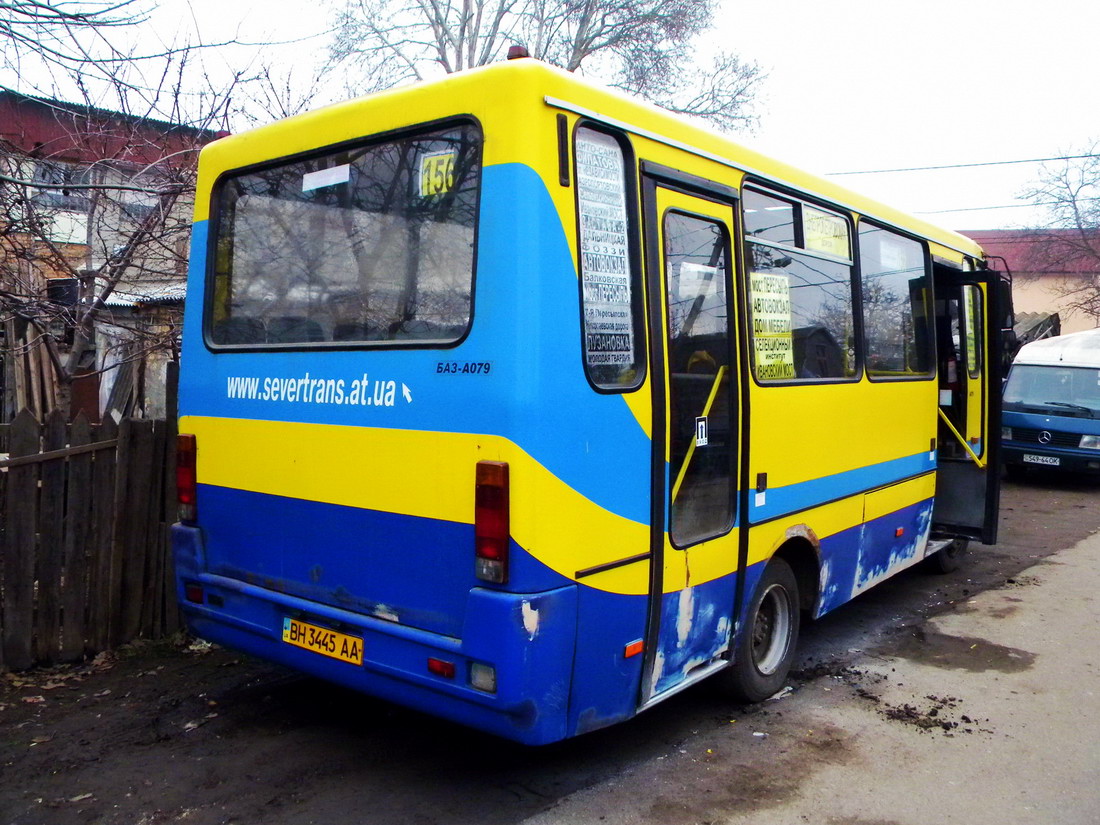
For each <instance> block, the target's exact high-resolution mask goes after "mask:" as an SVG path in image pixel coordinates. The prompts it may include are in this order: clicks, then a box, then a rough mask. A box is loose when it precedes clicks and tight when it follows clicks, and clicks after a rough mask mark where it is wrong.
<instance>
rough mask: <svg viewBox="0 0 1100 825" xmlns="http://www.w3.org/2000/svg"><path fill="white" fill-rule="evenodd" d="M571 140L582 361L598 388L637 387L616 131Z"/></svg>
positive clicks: (639, 340)
mask: <svg viewBox="0 0 1100 825" xmlns="http://www.w3.org/2000/svg"><path fill="white" fill-rule="evenodd" d="M575 140H576V144H575V151H574V157H575V162H576V180H577V247H578V250H577V251H578V253H579V256H580V261H579V269H580V288H581V322H582V327H583V328H582V334H583V343H582V346H583V350H584V367H585V371H586V372H587V374H588V379H589V381H591V382H592V384H593V386H595V387H597V388H598V389H601V390H612V391H614V390H629V389H635V388H637V387H639V386H640V385H641V383H642V379H643V378H644V375H645V361H644V359H643V357H642V344H643V343H644V340H643V336H642V333H641V327H640V326H639V324H638V318H639V316H640V312H641V303H640V298H641V295H640V292H641V288H640V284H639V278H640V275H639V271H638V266H637V262H636V253H635V250H634V241H633V239H632V235H633V232H632V227H631V212H630V210H629V209H628V208H627V204H628V203H631V202H632V201H633V196H632V192H631V191H630V190H632V188H633V187H632V186H631V185H630V182H629V180H628V176H627V163H626V154H625V151H624V149H623V145H622V144H621V143H620V142H619V140H618V139H617V138H616V137H614V136H612V135H610V134H607V133H605V132H600V131H597V130H595V129H592V128H589V127H587V126H581V127H580V128H578V129H577V133H576V138H575Z"/></svg>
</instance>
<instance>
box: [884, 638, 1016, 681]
mask: <svg viewBox="0 0 1100 825" xmlns="http://www.w3.org/2000/svg"><path fill="white" fill-rule="evenodd" d="M881 652H882V653H884V654H886V655H890V656H900V657H901V658H903V659H908V660H909V661H911V662H917V663H918V664H925V665H932V666H933V667H942V668H946V669H948V670H968V671H971V672H974V673H980V672H982V671H986V670H996V671H999V672H1001V673H1019V672H1021V671H1024V670H1028V669H1029V668H1031V666H1032V665H1034V664H1035V659H1036V655H1035V654H1034V653H1029V652H1028V651H1026V650H1019V649H1017V648H1014V647H1005V646H1004V645H999V644H994V643H993V642H990V641H988V640H986V639H980V638H978V637H976V636H948V635H947V634H944V633H939V632H937V631H935V630H928V629H926V628H923V627H910V628H908V629H907V630H906V633H905V635H903V636H902V637H901V639H900V640H898V642H896V643H895V644H892V645H890V648H889V650H882V651H881Z"/></svg>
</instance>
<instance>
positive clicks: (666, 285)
mask: <svg viewBox="0 0 1100 825" xmlns="http://www.w3.org/2000/svg"><path fill="white" fill-rule="evenodd" d="M653 170H654V167H652V166H648V165H647V164H643V171H650V172H652V171H653ZM684 180H685V176H683V175H678V176H677V177H676V179H675V183H673V182H672V181H668V180H663V179H661V178H659V177H656V176H654V175H652V174H651V175H647V176H644V177H643V192H644V197H645V202H644V208H645V239H646V268H647V279H646V282H647V306H648V325H649V340H650V353H649V357H650V385H651V387H652V393H653V416H654V418H653V429H652V432H653V455H652V468H653V470H652V496H653V499H652V508H651V510H652V534H651V549H652V554H653V555H652V558H653V562H652V564H651V567H650V569H651V576H650V596H649V618H648V624H647V632H646V644H645V651H646V660H645V668H644V671H643V674H644V676H643V684H642V691H641V694H642V695H641V701H642V704H643V705H645V704H647V703H651V702H654V701H657V700H659V699H661V698H664V696H667V695H670V694H671V693H672V692H675V691H676V690H677V689H679V688H681V687H685V686H686V685H688V684H691V683H693V682H695V681H697V680H698V679H699V678H702V677H703V676H705V675H707V674H709V673H710V672H712V671H713V670H716V669H719V668H721V667H723V666H724V665H725V660H724V658H723V656H724V654H726V653H727V651H728V649H729V645H730V638H731V630H732V618H731V616H732V612H733V606H734V592H735V585H736V576H737V575H738V530H739V528H738V526H737V525H738V518H737V516H738V513H737V488H738V485H737V479H738V467H739V452H740V451H739V446H740V418H741V416H740V412H739V410H740V386H739V385H740V382H739V372H738V369H737V363H738V361H737V346H738V345H737V323H736V318H737V313H736V298H735V294H734V290H733V284H734V283H736V279H734V278H733V274H734V273H733V272H732V267H733V257H732V245H731V238H732V237H733V227H734V223H733V222H734V210H733V204H734V200H733V193H732V190H730V192H729V200H725V199H724V198H722V197H721V195H717V194H714V195H711V194H709V193H706V192H703V191H700V192H698V193H696V192H694V190H693V188H692V187H691V186H690V185H683V186H682V185H680V184H682V183H683V182H684ZM688 180H689V181H690V180H693V179H688Z"/></svg>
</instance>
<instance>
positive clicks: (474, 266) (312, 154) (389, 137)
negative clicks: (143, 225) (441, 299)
mask: <svg viewBox="0 0 1100 825" xmlns="http://www.w3.org/2000/svg"><path fill="white" fill-rule="evenodd" d="M462 126H470V127H473V129H474V130H476V132H477V135H478V138H479V141H480V143H479V147H478V174H477V190H476V195H475V198H474V205H473V213H474V215H475V220H474V226H473V230H474V231H473V240H472V255H471V260H470V317H469V320H468V322H467V324H466V329H465V331H464V332H463V333H462V335H460V336H459V337H458V338H456V339H454V340H453V341H430V340H429V341H418V340H415V339H401V340H388V341H294V342H289V343H270V342H265V341H261V342H255V343H251V342H250V343H244V344H219V343H216V342H215V341H213V339H212V337H211V332H212V330H213V308H214V295H215V292H216V287H215V281H216V278H217V271H216V265H217V252H218V242H219V240H220V233H219V230H220V226H221V216H222V207H223V195H222V193H223V192H224V190H225V186H226V183H227V181H228V180H229V179H232V178H236V177H243V176H245V175H252V174H256V173H258V172H264V171H266V170H268V169H277V168H279V167H281V166H288V165H290V164H294V163H302V162H306V161H310V160H314V159H317V158H322V157H326V156H330V155H334V154H339V153H340V152H349V151H353V150H356V149H365V148H368V147H371V146H380V145H382V144H386V143H393V142H396V141H398V140H402V139H415V138H417V137H420V136H423V135H426V134H430V133H432V132H438V131H441V130H444V129H448V128H458V127H462ZM484 173H485V130H484V128H483V127H482V124H481V121H480V120H478V119H477V118H476V117H475V116H474V115H471V114H460V115H453V116H449V117H445V118H439V119H436V120H431V121H424V122H422V123H417V124H414V125H412V126H403V127H400V128H396V129H388V130H386V131H383V132H376V133H373V134H371V135H368V136H360V137H354V138H350V139H348V140H343V141H337V142H336V143H330V144H326V145H324V146H319V147H315V148H312V149H308V150H305V151H303V152H296V153H294V154H290V155H281V156H279V157H274V158H267V159H264V160H262V161H258V162H256V163H251V164H246V165H244V166H237V167H233V168H232V169H225V170H223V171H221V172H220V173H219V174H218V176H217V177H216V178H215V179H214V182H213V183H212V184H211V186H210V189H209V213H208V217H207V238H206V256H205V260H204V262H203V267H204V272H203V306H202V340H203V344H204V345H205V346H206V348H207V349H208V350H210V351H211V352H218V353H224V352H301V351H314V352H317V351H320V352H340V351H348V350H375V351H377V350H450V349H454V348H456V347H458V346H460V345H461V344H462V343H463V342H464V341H465V340H466V339H467V338H468V337H469V336H470V332H471V331H472V330H473V327H474V323H475V320H476V306H477V281H478V277H477V275H478V248H479V238H480V232H481V198H482V190H483V188H484V179H485V174H484Z"/></svg>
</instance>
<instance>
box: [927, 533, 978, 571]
mask: <svg viewBox="0 0 1100 825" xmlns="http://www.w3.org/2000/svg"><path fill="white" fill-rule="evenodd" d="M968 544H969V542H968V541H967V540H966V539H955V540H954V541H952V542H951V543H950V544H949V545H947V546H946V547H945V548H943V549H942V550H937V551H936V552H935V553H933V554H932V555H931V556H929V557H928V558H927V559H925V566H926V568H927V569H928V571H929V572H931V573H954V572H955V571H956V570H958V569H959V565H960V564H961V563H962V554H963V553H965V552H966V548H967V545H968Z"/></svg>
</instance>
